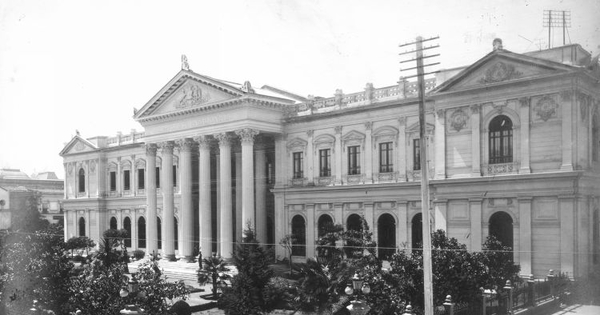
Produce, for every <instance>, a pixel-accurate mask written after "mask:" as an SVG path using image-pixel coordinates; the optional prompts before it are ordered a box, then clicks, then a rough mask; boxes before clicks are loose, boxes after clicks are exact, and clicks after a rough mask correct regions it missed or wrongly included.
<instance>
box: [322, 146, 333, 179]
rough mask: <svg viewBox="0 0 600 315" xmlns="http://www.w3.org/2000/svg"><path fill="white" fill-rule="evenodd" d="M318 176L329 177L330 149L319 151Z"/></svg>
mask: <svg viewBox="0 0 600 315" xmlns="http://www.w3.org/2000/svg"><path fill="white" fill-rule="evenodd" d="M319 176H320V177H330V176H331V149H323V150H319Z"/></svg>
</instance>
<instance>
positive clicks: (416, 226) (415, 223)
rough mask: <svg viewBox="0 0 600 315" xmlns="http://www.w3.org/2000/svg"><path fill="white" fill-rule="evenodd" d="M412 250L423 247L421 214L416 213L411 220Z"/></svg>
mask: <svg viewBox="0 0 600 315" xmlns="http://www.w3.org/2000/svg"><path fill="white" fill-rule="evenodd" d="M411 231H412V232H411V236H412V242H411V247H412V250H413V251H414V250H421V249H423V214H421V213H417V214H415V216H414V217H413V219H412V221H411Z"/></svg>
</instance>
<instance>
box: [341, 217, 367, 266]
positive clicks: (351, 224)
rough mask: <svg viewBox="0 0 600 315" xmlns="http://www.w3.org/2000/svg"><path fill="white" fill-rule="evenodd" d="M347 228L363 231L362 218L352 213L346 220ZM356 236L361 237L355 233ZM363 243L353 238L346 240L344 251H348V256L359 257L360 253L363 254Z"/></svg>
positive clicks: (358, 231)
mask: <svg viewBox="0 0 600 315" xmlns="http://www.w3.org/2000/svg"><path fill="white" fill-rule="evenodd" d="M346 229H347V230H348V231H356V232H357V233H360V232H362V231H363V227H362V218H361V217H360V216H359V215H358V214H351V215H350V216H349V217H348V219H347V220H346ZM354 237H356V238H359V237H360V236H358V235H356V234H354ZM362 245H363V244H361V243H360V242H357V241H356V240H355V239H353V238H349V239H348V240H346V244H345V246H344V252H345V253H346V256H347V257H348V258H355V257H359V255H360V254H361V249H360V247H361V246H362Z"/></svg>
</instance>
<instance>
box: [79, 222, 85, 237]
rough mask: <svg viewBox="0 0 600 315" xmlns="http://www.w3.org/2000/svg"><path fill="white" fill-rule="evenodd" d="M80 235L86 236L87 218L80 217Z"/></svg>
mask: <svg viewBox="0 0 600 315" xmlns="http://www.w3.org/2000/svg"><path fill="white" fill-rule="evenodd" d="M79 236H85V219H84V218H79Z"/></svg>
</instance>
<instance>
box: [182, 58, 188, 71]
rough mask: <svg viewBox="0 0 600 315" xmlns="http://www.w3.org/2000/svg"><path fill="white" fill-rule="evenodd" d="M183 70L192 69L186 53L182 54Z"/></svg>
mask: <svg viewBox="0 0 600 315" xmlns="http://www.w3.org/2000/svg"><path fill="white" fill-rule="evenodd" d="M181 70H190V65H189V64H188V60H187V57H186V56H185V55H181Z"/></svg>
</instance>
